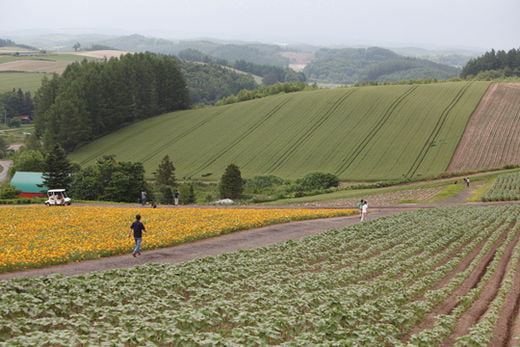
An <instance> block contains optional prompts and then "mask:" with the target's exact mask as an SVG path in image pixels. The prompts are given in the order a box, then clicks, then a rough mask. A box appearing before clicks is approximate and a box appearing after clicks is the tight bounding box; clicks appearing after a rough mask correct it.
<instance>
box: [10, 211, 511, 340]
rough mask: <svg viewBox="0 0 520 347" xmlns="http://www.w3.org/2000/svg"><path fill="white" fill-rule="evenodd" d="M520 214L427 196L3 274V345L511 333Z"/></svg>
mask: <svg viewBox="0 0 520 347" xmlns="http://www.w3.org/2000/svg"><path fill="white" fill-rule="evenodd" d="M519 216H520V205H509V206H494V207H448V208H439V209H428V210H426V209H424V210H419V211H416V212H411V213H403V214H399V215H395V216H392V217H385V218H379V219H377V220H373V221H370V222H366V223H359V224H356V225H354V226H351V227H348V228H344V229H337V230H330V231H327V232H324V233H320V234H317V235H314V236H311V237H307V238H304V239H302V240H301V241H298V242H294V241H290V242H286V243H280V244H276V245H272V246H269V247H262V248H259V249H256V250H247V251H239V252H235V253H226V254H222V255H219V256H216V257H207V258H201V259H197V260H195V261H190V262H186V263H181V264H148V265H144V266H137V267H134V268H131V269H118V270H112V271H104V272H94V273H90V274H87V275H81V276H73V277H63V276H49V277H43V278H22V279H15V280H8V281H2V282H0V293H1V295H2V300H1V301H0V312H2V320H1V321H0V344H2V345H6V346H7V345H9V346H10V345H17V346H18V345H20V346H24V345H25V346H29V345H100V346H101V345H126V346H134V345H135V346H137V345H178V346H191V345H194V346H200V345H226V346H239V345H240V346H243V345H245V346H251V345H271V344H276V345H278V344H280V345H288V346H311V345H334V346H405V345H413V346H440V345H450V346H451V345H454V344H455V343H456V342H458V343H460V345H470V346H491V345H494V346H498V345H513V344H514V343H513V341H514V339H515V338H516V336H514V333H513V330H512V329H510V330H507V331H505V332H504V331H502V330H499V327H500V326H501V325H500V324H497V322H499V320H500V319H501V318H504V317H508V316H509V315H510V310H509V308H510V307H514V305H508V304H507V303H508V301H507V300H508V299H510V295H509V293H510V292H511V291H512V288H513V281H514V280H515V279H516V280H517V279H518V277H517V274H518V273H519V268H518V266H519V264H520V263H519V259H520V242H519V237H518V234H519V231H520V220H519ZM490 290H491V292H490ZM513 294H514V293H513ZM515 295H517V294H514V295H513V296H515ZM453 298H455V299H456V300H455V301H453ZM513 299H514V300H516V299H515V298H513ZM450 305H452V306H453V307H451V309H450ZM446 307H447V308H446ZM475 308H478V309H479V310H480V311H479V312H480V313H479V314H478V315H477V316H475V313H474V312H475V310H474V309H475ZM509 317H510V318H509V319H510V323H511V326H515V324H517V323H518V315H517V314H514V313H513V314H511V315H510V316H509ZM469 318H471V319H472V321H474V323H471V324H470V326H469V330H468V329H460V328H461V327H464V324H466V323H467V322H469V321H470V320H469ZM428 321H429V322H430V323H431V322H433V323H434V324H428ZM506 325H507V324H506ZM508 342H509V343H510V344H508Z"/></svg>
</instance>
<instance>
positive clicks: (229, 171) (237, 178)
mask: <svg viewBox="0 0 520 347" xmlns="http://www.w3.org/2000/svg"><path fill="white" fill-rule="evenodd" d="M219 190H220V197H221V198H229V199H238V198H239V197H240V196H241V195H242V192H243V191H244V181H243V179H242V175H241V173H240V169H239V168H238V166H236V165H235V164H229V165H228V167H227V168H226V171H225V172H224V174H223V175H222V177H221V179H220V185H219Z"/></svg>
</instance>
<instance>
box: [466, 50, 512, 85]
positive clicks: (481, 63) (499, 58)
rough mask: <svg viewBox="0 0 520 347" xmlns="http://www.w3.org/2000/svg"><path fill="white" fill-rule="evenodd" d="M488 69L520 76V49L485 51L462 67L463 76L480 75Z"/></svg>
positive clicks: (503, 74) (508, 75) (505, 75)
mask: <svg viewBox="0 0 520 347" xmlns="http://www.w3.org/2000/svg"><path fill="white" fill-rule="evenodd" d="M486 71H496V72H499V73H500V75H502V77H511V76H518V77H520V49H514V48H513V49H511V50H509V51H508V52H506V51H502V50H499V51H496V52H495V50H494V49H492V50H491V51H490V52H486V53H484V54H483V55H482V56H480V57H478V58H475V59H471V60H470V61H468V63H467V64H466V66H464V68H463V69H462V72H461V74H460V77H461V78H469V77H472V76H478V75H479V74H482V73H484V72H486Z"/></svg>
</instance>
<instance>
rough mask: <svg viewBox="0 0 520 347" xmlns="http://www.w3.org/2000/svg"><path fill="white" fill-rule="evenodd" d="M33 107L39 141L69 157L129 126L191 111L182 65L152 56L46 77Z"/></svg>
mask: <svg viewBox="0 0 520 347" xmlns="http://www.w3.org/2000/svg"><path fill="white" fill-rule="evenodd" d="M35 103H36V105H37V107H36V109H35V131H36V134H37V136H38V137H40V138H42V139H43V142H44V143H45V145H47V146H53V145H54V144H59V145H60V146H62V147H63V148H64V149H65V151H66V152H71V151H73V150H74V149H76V148H78V147H79V146H81V145H82V144H85V143H88V142H91V141H92V140H94V139H96V138H98V137H101V136H103V135H106V134H108V133H110V132H113V131H114V130H116V129H118V128H121V127H122V126H124V125H126V124H129V123H132V122H135V121H138V120H142V119H146V118H149V117H153V116H156V115H159V114H163V113H166V112H171V111H175V110H181V109H187V108H189V107H190V99H189V93H188V89H187V88H186V82H185V80H184V77H183V76H182V73H181V71H180V69H179V66H178V60H177V59H176V58H174V57H169V56H164V55H154V54H151V53H138V54H127V55H124V56H122V57H120V58H117V59H116V58H111V59H110V60H105V61H104V62H103V63H99V62H89V61H87V60H83V61H82V62H76V63H73V64H70V65H69V66H68V67H67V69H66V70H65V71H64V72H63V74H61V75H57V74H54V75H53V76H52V78H50V79H49V78H47V77H44V79H43V80H42V85H41V87H40V88H39V89H38V91H37V92H36V95H35Z"/></svg>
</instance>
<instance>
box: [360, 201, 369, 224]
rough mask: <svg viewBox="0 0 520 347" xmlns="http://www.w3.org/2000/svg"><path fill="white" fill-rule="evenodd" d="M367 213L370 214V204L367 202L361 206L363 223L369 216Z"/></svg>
mask: <svg viewBox="0 0 520 347" xmlns="http://www.w3.org/2000/svg"><path fill="white" fill-rule="evenodd" d="M367 212H368V203H367V201H366V200H365V201H364V202H363V205H362V206H361V222H363V221H364V220H365V218H366V216H367Z"/></svg>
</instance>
